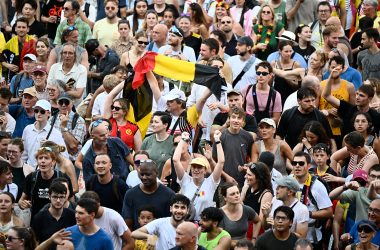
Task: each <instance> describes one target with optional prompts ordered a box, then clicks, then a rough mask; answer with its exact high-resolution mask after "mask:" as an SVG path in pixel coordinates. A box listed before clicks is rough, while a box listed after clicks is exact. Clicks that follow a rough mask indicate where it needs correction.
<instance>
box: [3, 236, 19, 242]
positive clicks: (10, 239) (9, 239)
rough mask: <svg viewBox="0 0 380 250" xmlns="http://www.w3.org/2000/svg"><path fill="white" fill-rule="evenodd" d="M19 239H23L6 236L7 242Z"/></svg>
mask: <svg viewBox="0 0 380 250" xmlns="http://www.w3.org/2000/svg"><path fill="white" fill-rule="evenodd" d="M19 239H21V238H19V237H13V236H10V235H6V236H5V240H7V241H13V240H19Z"/></svg>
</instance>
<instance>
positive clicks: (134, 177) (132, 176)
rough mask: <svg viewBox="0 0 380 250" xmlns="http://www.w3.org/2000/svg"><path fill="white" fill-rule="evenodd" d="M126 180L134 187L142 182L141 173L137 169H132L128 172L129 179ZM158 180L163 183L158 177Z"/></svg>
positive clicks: (128, 184)
mask: <svg viewBox="0 0 380 250" xmlns="http://www.w3.org/2000/svg"><path fill="white" fill-rule="evenodd" d="M125 182H126V184H127V186H128V187H129V188H133V187H135V186H137V185H139V184H141V179H140V178H139V174H138V173H137V170H132V171H131V172H130V173H129V174H128V177H127V180H126V181H125ZM157 182H158V183H162V182H161V181H160V180H159V179H158V178H157Z"/></svg>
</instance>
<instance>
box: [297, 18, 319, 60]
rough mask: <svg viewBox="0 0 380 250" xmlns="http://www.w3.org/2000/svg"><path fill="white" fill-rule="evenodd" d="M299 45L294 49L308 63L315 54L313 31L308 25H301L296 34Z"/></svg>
mask: <svg viewBox="0 0 380 250" xmlns="http://www.w3.org/2000/svg"><path fill="white" fill-rule="evenodd" d="M294 33H295V34H296V42H297V45H295V46H293V49H294V51H295V52H297V53H298V54H300V55H302V56H303V58H304V59H305V61H306V63H307V62H308V61H309V58H310V56H311V55H312V54H313V53H314V51H315V48H314V47H313V46H311V42H310V41H311V29H310V27H309V26H308V25H305V24H300V25H299V26H298V27H297V28H296V30H295V32H294Z"/></svg>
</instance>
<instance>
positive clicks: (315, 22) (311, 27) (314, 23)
mask: <svg viewBox="0 0 380 250" xmlns="http://www.w3.org/2000/svg"><path fill="white" fill-rule="evenodd" d="M317 23H318V20H314V22H313V23H312V24H311V26H310V29H311V32H313V29H314V27H315V25H317Z"/></svg>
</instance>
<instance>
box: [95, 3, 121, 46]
mask: <svg viewBox="0 0 380 250" xmlns="http://www.w3.org/2000/svg"><path fill="white" fill-rule="evenodd" d="M104 5H105V6H104V10H105V12H106V17H105V18H103V19H101V20H99V21H96V22H95V24H94V30H93V37H94V38H95V39H98V41H99V43H100V44H101V45H103V46H106V45H107V46H109V47H110V46H111V45H112V44H113V43H114V42H115V41H116V40H117V38H118V35H119V32H118V25H117V24H118V21H119V19H120V18H119V17H118V16H117V12H118V11H119V7H118V1H117V0H106V1H105V2H104Z"/></svg>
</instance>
